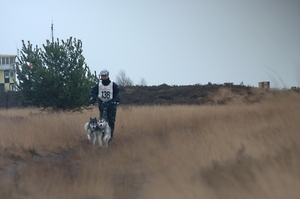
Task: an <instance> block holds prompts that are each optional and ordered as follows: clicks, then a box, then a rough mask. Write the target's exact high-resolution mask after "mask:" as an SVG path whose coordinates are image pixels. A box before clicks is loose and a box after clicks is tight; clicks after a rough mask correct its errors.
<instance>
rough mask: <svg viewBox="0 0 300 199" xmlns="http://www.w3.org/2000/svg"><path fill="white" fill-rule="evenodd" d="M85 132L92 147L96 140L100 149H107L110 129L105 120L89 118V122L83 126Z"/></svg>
mask: <svg viewBox="0 0 300 199" xmlns="http://www.w3.org/2000/svg"><path fill="white" fill-rule="evenodd" d="M84 129H85V130H86V132H87V138H88V140H90V141H91V142H92V143H93V145H94V144H95V143H96V140H97V139H98V141H99V146H100V147H108V142H109V140H110V138H111V128H110V126H109V124H108V122H107V121H106V120H105V119H101V118H100V119H99V120H97V118H90V121H89V122H87V123H86V124H85V125H84Z"/></svg>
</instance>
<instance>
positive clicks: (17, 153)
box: [0, 90, 300, 199]
mask: <svg viewBox="0 0 300 199" xmlns="http://www.w3.org/2000/svg"><path fill="white" fill-rule="evenodd" d="M261 94H263V95H264V98H265V99H264V101H263V102H260V103H256V104H248V105H247V104H243V103H241V99H238V100H236V102H237V103H232V104H231V105H226V106H188V105H181V106H179V105H172V106H120V107H119V108H118V112H117V122H116V130H115V140H114V142H113V143H112V144H111V145H110V146H109V148H108V149H100V148H99V147H96V146H91V145H90V144H89V143H88V142H87V140H86V135H85V132H84V130H83V125H84V123H85V122H87V120H88V119H89V118H90V117H95V116H98V109H97V107H94V109H92V110H91V111H85V112H83V113H77V114H74V113H73V114H68V113H40V112H39V111H38V110H37V109H9V110H0V119H1V120H0V126H1V130H0V155H1V160H0V187H1V189H0V198H45V199H47V198H72V199H76V198H78V199H81V198H88V199H96V198H98V199H100V198H101V199H104V198H105V199H106V198H108V199H109V198H116V199H122V198H126V199H127V198H143V199H153V198H163V199H168V198H170V199H177V198H180V199H181V198H185V199H188V198H191V199H194V198H212V199H214V198H216V199H218V198H224V199H227V198H263V199H266V198H272V199H273V198H278V199H279V198H299V195H300V189H299V187H300V132H299V131H300V130H299V129H300V122H299V121H300V95H299V94H297V93H295V92H279V91H277V92H276V91H274V92H263V93H261V91H259V92H258V94H257V95H261ZM220 96H221V97H222V96H223V97H225V98H228V97H232V94H231V93H228V91H227V90H226V91H225V90H222V91H220V93H219V94H217V96H216V100H220Z"/></svg>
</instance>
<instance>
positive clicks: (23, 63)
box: [17, 37, 99, 111]
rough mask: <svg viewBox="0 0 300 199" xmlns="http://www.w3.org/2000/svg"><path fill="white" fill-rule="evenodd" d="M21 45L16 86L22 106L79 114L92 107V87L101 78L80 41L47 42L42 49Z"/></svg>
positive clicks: (30, 45) (71, 39)
mask: <svg viewBox="0 0 300 199" xmlns="http://www.w3.org/2000/svg"><path fill="white" fill-rule="evenodd" d="M22 43H23V45H22V50H21V56H20V57H19V64H18V66H17V78H18V81H19V82H18V85H17V87H18V89H19V90H20V91H21V92H22V104H23V106H36V107H42V108H44V109H49V108H50V109H52V110H63V111H71V110H72V111H76V110H82V107H85V106H87V105H89V95H88V94H89V91H90V88H91V86H92V85H93V84H95V82H96V81H98V80H99V79H98V77H97V74H96V72H95V74H91V72H90V69H89V67H88V66H87V64H86V63H85V58H84V56H83V55H82V52H83V50H82V42H81V40H76V39H75V38H74V39H73V38H72V37H71V38H70V39H68V40H67V41H63V40H61V42H60V41H59V40H58V39H57V41H56V42H50V41H49V40H47V41H46V44H44V45H43V48H38V46H36V48H33V47H32V44H31V43H30V42H28V44H27V45H25V43H24V41H22Z"/></svg>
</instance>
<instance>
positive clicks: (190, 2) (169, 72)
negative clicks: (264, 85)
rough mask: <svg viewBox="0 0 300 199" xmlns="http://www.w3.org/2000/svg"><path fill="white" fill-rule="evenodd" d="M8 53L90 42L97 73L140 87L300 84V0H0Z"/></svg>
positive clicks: (2, 45) (3, 46) (87, 48)
mask: <svg viewBox="0 0 300 199" xmlns="http://www.w3.org/2000/svg"><path fill="white" fill-rule="evenodd" d="M0 2H1V4H0V5H1V11H0V18H1V29H0V30H1V37H0V54H17V49H18V48H19V49H21V47H22V45H21V44H22V42H21V41H22V40H25V41H30V42H31V43H32V44H33V45H38V46H39V47H42V44H45V43H46V40H47V39H51V23H52V21H53V24H54V37H55V38H59V39H60V40H67V39H69V38H70V37H71V36H72V37H74V38H76V39H80V40H82V43H83V55H84V57H85V59H86V63H87V65H88V66H89V67H90V69H91V70H92V71H97V73H99V72H100V71H101V70H102V69H104V68H105V69H107V70H109V71H110V78H111V79H112V80H115V77H116V76H117V75H118V73H119V71H120V70H124V71H125V73H126V75H127V76H128V77H129V78H130V79H132V80H133V82H134V83H135V84H139V83H140V82H141V79H142V78H144V79H145V80H146V83H147V85H149V86H151V85H160V84H163V83H166V84H168V85H193V84H207V83H208V82H211V83H217V84H219V83H225V82H232V83H234V84H240V83H241V82H243V83H244V84H245V85H250V86H258V82H260V81H270V82H271V87H277V88H283V87H287V88H290V87H291V86H300V0H251V1H250V0H85V1H83V0H59V1H58V0H43V1H41V0H26V1H24V0H10V1H8V0H0Z"/></svg>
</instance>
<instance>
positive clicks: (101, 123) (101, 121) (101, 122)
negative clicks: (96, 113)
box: [98, 118, 107, 129]
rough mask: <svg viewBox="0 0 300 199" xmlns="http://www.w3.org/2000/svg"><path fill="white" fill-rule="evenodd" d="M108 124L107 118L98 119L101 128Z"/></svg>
mask: <svg viewBox="0 0 300 199" xmlns="http://www.w3.org/2000/svg"><path fill="white" fill-rule="evenodd" d="M106 124H107V122H106V120H105V119H102V118H100V119H99V120H98V126H99V128H100V129H103V128H105V126H106Z"/></svg>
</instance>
